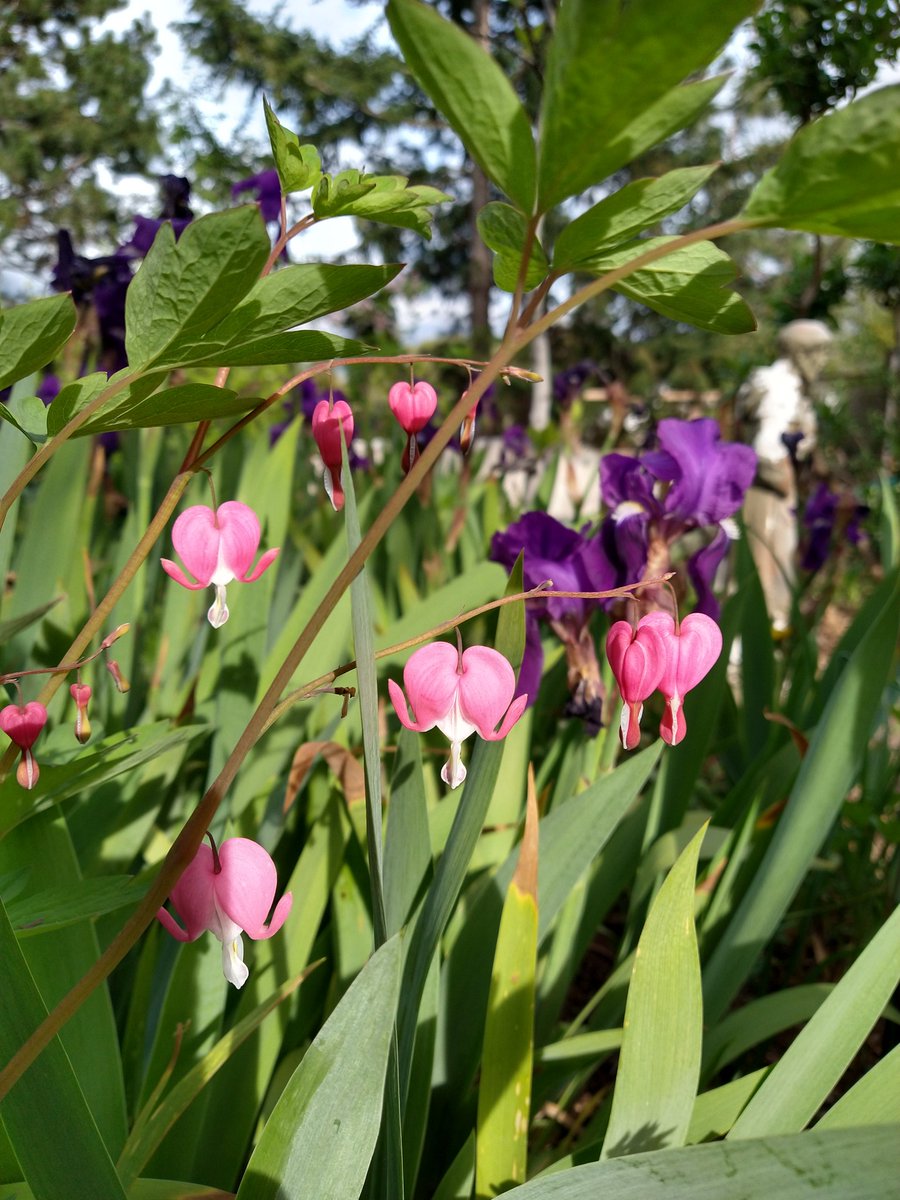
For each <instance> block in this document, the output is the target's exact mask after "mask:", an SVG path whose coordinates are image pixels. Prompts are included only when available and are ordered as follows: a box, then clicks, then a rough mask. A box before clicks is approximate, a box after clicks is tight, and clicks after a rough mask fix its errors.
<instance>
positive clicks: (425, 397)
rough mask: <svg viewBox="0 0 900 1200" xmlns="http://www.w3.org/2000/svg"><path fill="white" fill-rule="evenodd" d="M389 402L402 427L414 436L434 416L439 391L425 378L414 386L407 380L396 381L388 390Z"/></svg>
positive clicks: (409, 434)
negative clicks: (425, 380)
mask: <svg viewBox="0 0 900 1200" xmlns="http://www.w3.org/2000/svg"><path fill="white" fill-rule="evenodd" d="M388 404H389V405H390V406H391V412H392V413H393V414H394V416H395V417H396V418H397V420H398V422H399V423H400V427H401V429H403V431H404V432H405V433H406V434H407V435H408V436H410V437H412V436H413V435H414V434H416V433H418V432H419V431H420V430H421V429H424V428H425V426H426V425H427V424H428V422H429V421H430V420H431V418H432V417H433V416H434V410H435V409H436V408H437V392H436V391H435V390H434V388H433V387H432V386H431V384H430V383H425V382H424V380H420V381H419V382H418V383H417V384H416V385H415V386H414V387H410V385H409V384H408V383H406V382H405V381H404V382H401V383H395V384H394V386H393V387H392V388H391V390H390V391H389V392H388Z"/></svg>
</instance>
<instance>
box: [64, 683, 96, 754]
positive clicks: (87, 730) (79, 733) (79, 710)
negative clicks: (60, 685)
mask: <svg viewBox="0 0 900 1200" xmlns="http://www.w3.org/2000/svg"><path fill="white" fill-rule="evenodd" d="M69 695H70V696H71V697H72V699H73V700H74V701H75V704H76V706H77V707H76V711H75V737H76V738H77V739H78V741H79V742H81V744H82V746H83V745H84V744H85V742H88V741H90V738H91V723H90V721H89V720H88V711H87V706H88V701H89V700H90V698H91V689H90V687H88V685H87V684H86V683H73V684H72V685H71V686H70V688H69Z"/></svg>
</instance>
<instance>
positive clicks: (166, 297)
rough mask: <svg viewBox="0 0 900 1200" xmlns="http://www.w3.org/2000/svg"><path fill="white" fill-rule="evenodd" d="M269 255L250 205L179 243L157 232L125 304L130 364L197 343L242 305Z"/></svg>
mask: <svg viewBox="0 0 900 1200" xmlns="http://www.w3.org/2000/svg"><path fill="white" fill-rule="evenodd" d="M269 249H270V243H269V236H268V234H267V233H266V228H265V225H264V224H263V220H262V217H261V216H260V212H259V207H258V206H257V205H256V204H250V205H241V206H240V207H239V208H232V209H228V210H227V211H225V212H219V213H210V214H208V215H207V216H205V217H200V218H199V219H198V220H196V221H191V223H190V224H189V225H188V227H187V228H186V229H185V231H184V232H183V233H182V235H181V237H180V238H179V240H178V242H177V243H176V241H175V235H174V233H173V232H172V226H171V225H170V224H169V223H168V222H167V223H165V224H163V226H162V227H161V228H160V231H159V233H158V234H157V235H156V238H155V240H154V242H153V245H152V246H151V247H150V249H149V251H148V252H147V256H146V258H145V259H144V261H143V263H142V265H141V267H140V269H139V270H138V272H137V274H136V275H135V277H134V279H132V281H131V283H130V284H129V286H128V291H127V293H126V297H125V325H126V335H125V349H126V352H127V354H128V361H129V363H131V364H132V366H133V367H134V366H144V365H149V364H150V363H152V362H153V361H154V360H160V361H162V360H163V359H164V352H165V350H166V349H167V347H168V346H169V345H170V344H171V343H172V342H174V341H175V339H176V338H178V337H180V336H183V335H185V334H190V335H191V337H192V338H193V339H195V340H196V339H199V338H200V337H202V335H203V334H205V333H206V332H207V330H209V329H211V328H212V327H213V326H214V325H216V324H217V323H218V322H219V321H221V320H222V319H223V318H224V317H225V316H226V315H227V314H228V313H230V312H231V311H232V309H233V308H234V307H235V305H236V304H238V302H239V301H240V300H242V299H243V298H244V296H245V295H246V294H247V292H248V291H249V290H250V288H251V287H252V286H253V284H254V283H255V282H256V280H257V279H258V277H259V273H260V271H261V270H262V268H263V266H264V265H265V262H266V259H267V258H268V257H269Z"/></svg>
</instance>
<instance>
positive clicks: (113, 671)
mask: <svg viewBox="0 0 900 1200" xmlns="http://www.w3.org/2000/svg"><path fill="white" fill-rule="evenodd" d="M106 669H107V671H109V673H110V675H112V677H113V682H114V683H115V685H116V691H119V692H123V693H124V692H130V691H131V684H130V683H129V682H128V680H127V679H126V678H125V676H124V675H123V674H122V669H121V667H120V666H119V664H118V663H117V662H116V660H115V659H114V658H110V659H107V663H106Z"/></svg>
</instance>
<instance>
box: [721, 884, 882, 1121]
mask: <svg viewBox="0 0 900 1200" xmlns="http://www.w3.org/2000/svg"><path fill="white" fill-rule="evenodd" d="M898 978H900V908H897V909H895V910H894V914H893V916H892V917H890V918H889V920H888V921H886V922H885V924H884V925H882V927H881V929H879V931H878V933H876V934H875V936H874V937H873V938H872V940H871V942H869V944H868V946H867V947H866V948H865V950H864V951H863V952H862V954H861V955H860V956H859V958H858V959H857V960H856V962H855V963H854V964H853V966H852V967H851V968H850V970H849V971H848V972H847V974H846V975H845V976H844V978H843V979H842V980H841V981H840V983H838V984H837V986H836V987H835V988H834V990H833V991H832V993H831V995H830V996H829V997H828V999H827V1000H826V1001H825V1003H824V1004H823V1005H822V1007H821V1008H820V1009H819V1010H818V1011H817V1012H816V1013H815V1015H814V1016H813V1017H812V1018H811V1019H810V1021H809V1022H808V1024H807V1025H806V1026H804V1028H803V1029H802V1030H801V1032H800V1033H799V1034H798V1035H797V1037H796V1038H795V1039H794V1041H793V1042H792V1043H791V1045H790V1047H789V1048H788V1050H787V1051H786V1053H785V1054H784V1055H783V1056H782V1058H781V1059H780V1060H779V1061H778V1062H777V1063H776V1064H775V1066H774V1067H773V1068H772V1070H771V1072H770V1074H769V1077H768V1079H767V1080H766V1082H765V1083H764V1084H763V1085H762V1087H761V1088H760V1089H759V1091H758V1092H757V1093H756V1095H755V1096H754V1097H753V1099H752V1100H751V1101H750V1103H749V1104H748V1105H747V1107H746V1108H745V1109H744V1111H743V1113H742V1114H741V1116H740V1117H739V1119H738V1121H737V1123H736V1125H735V1126H734V1128H733V1129H732V1131H731V1133H730V1135H729V1136H730V1137H731V1138H753V1137H768V1136H770V1135H772V1134H775V1133H798V1132H799V1131H800V1130H801V1129H803V1128H804V1127H805V1126H806V1124H807V1123H808V1122H809V1120H810V1119H811V1118H812V1117H813V1116H814V1114H815V1113H816V1111H817V1110H818V1108H819V1107H820V1105H821V1104H822V1103H823V1102H824V1101H825V1099H826V1098H827V1096H828V1094H829V1092H830V1091H831V1090H832V1088H833V1087H834V1086H835V1084H836V1083H837V1082H838V1080H839V1079H840V1078H841V1076H842V1075H843V1073H844V1071H845V1070H846V1068H847V1067H848V1066H849V1064H850V1061H851V1060H852V1058H853V1056H854V1055H855V1054H856V1052H857V1050H858V1049H859V1047H860V1045H861V1044H862V1042H863V1041H864V1040H865V1038H866V1037H867V1035H868V1033H869V1031H870V1030H871V1028H872V1026H873V1025H874V1024H875V1022H876V1021H877V1020H878V1018H879V1016H880V1015H881V1012H882V1009H883V1008H884V1006H885V1005H886V1004H887V1003H888V1002H889V1000H890V998H891V995H892V994H893V991H894V988H895V987H896V986H897V981H898Z"/></svg>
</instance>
